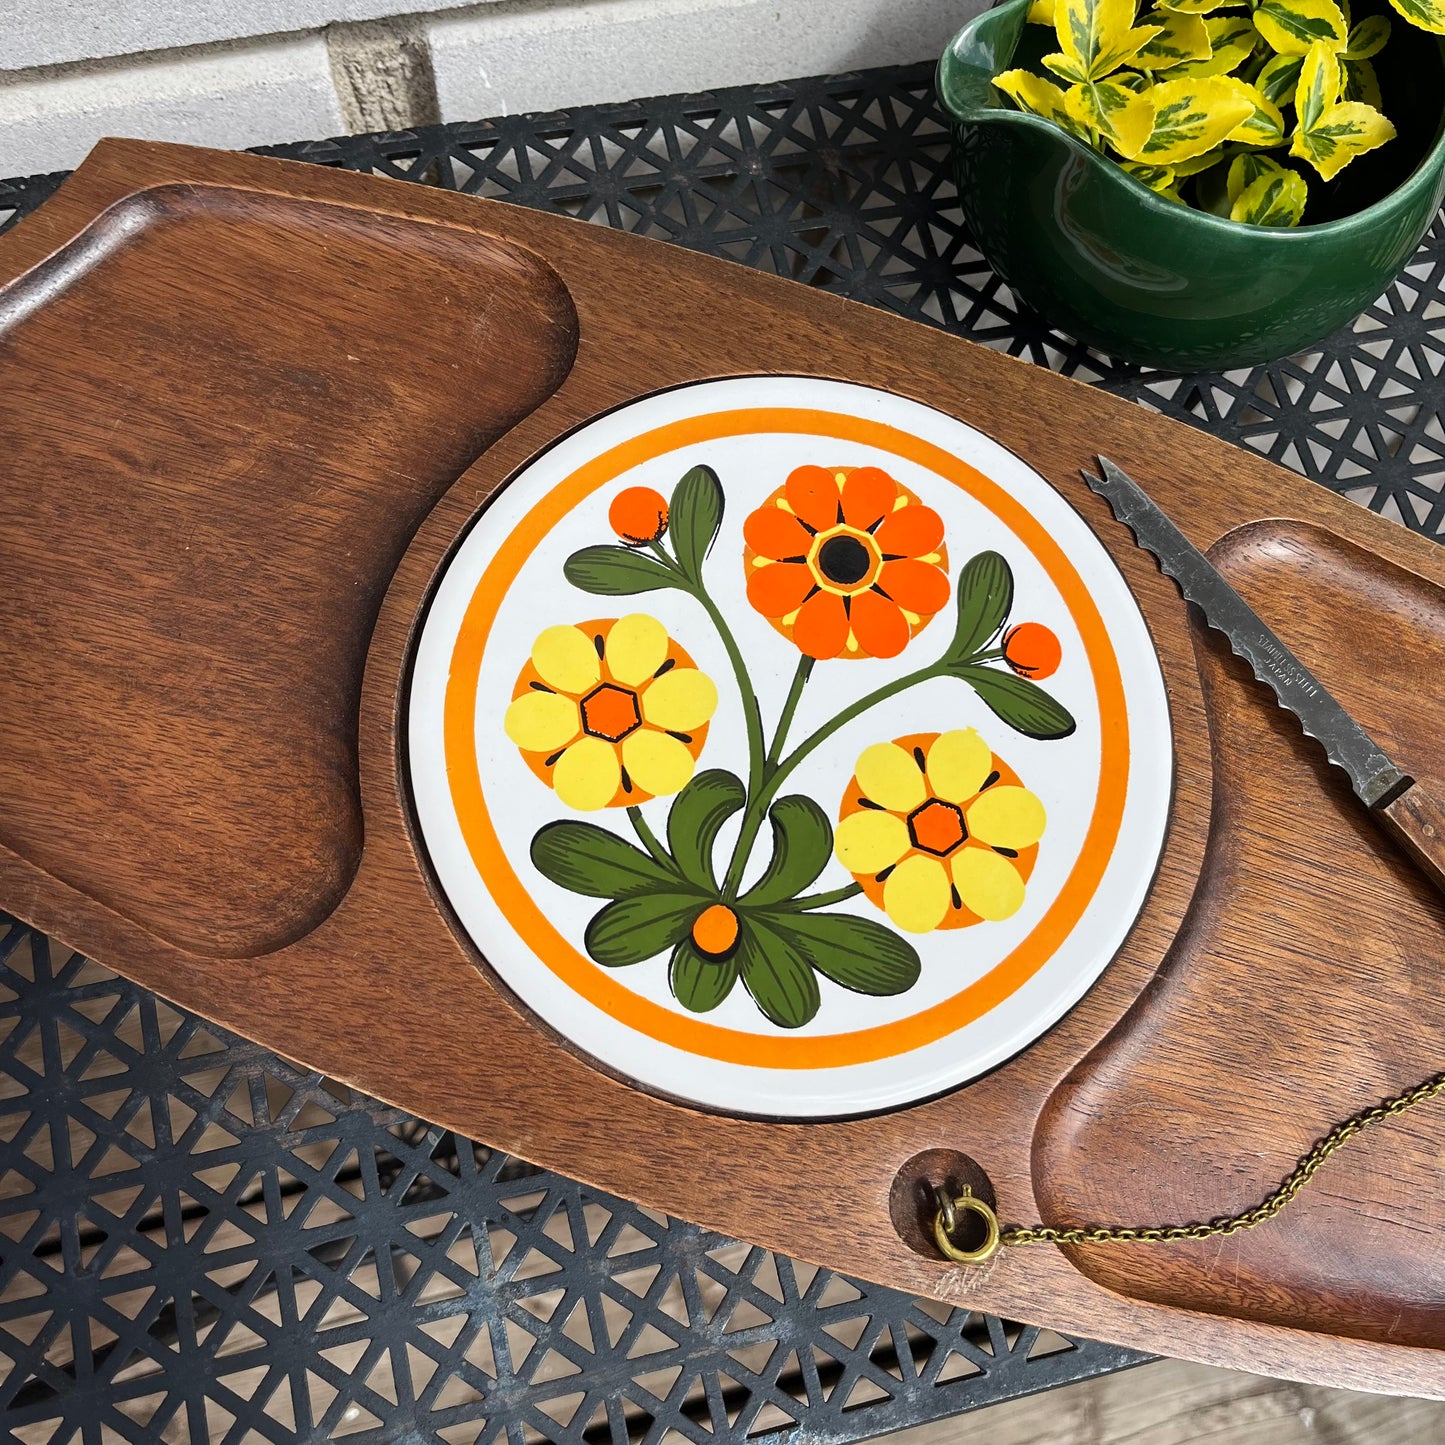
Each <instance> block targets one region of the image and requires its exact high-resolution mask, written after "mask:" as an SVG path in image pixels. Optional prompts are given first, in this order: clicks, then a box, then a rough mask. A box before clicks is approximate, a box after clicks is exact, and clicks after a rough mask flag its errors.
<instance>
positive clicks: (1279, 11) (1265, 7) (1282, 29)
mask: <svg viewBox="0 0 1445 1445" xmlns="http://www.w3.org/2000/svg"><path fill="white" fill-rule="evenodd" d="M1392 3H1393V0H1392ZM1254 25H1255V29H1256V30H1258V31H1259V33H1260V34H1261V35H1263V36H1264V38H1265V40H1267V41H1268V42H1269V45H1270V48H1271V49H1273V50H1276V51H1278V52H1279V54H1281V55H1303V54H1304V53H1305V51H1307V50H1308V49H1309V48H1310V46H1311V45H1313V44H1315V43H1316V42H1317V41H1323V42H1324V43H1325V44H1326V45H1328V46H1329V48H1330V49H1331V50H1340V49H1342V48H1343V47H1344V44H1345V41H1346V40H1347V39H1348V36H1349V31H1348V29H1347V28H1346V25H1345V13H1344V11H1343V10H1341V9H1340V7H1339V6H1338V5H1337V4H1336V3H1335V0H1259V4H1258V5H1257V6H1256V7H1255V11H1254Z"/></svg>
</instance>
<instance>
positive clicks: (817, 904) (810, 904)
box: [777, 883, 863, 913]
mask: <svg viewBox="0 0 1445 1445" xmlns="http://www.w3.org/2000/svg"><path fill="white" fill-rule="evenodd" d="M862 891H863V885H862V884H861V883H849V884H848V885H847V886H846V887H844V888H835V889H834V890H833V891H832V892H831V893H810V894H809V895H808V896H807V897H806V898H793V899H790V900H789V901H788V902H787V903H780V904H778V905H777V911H778V912H780V913H781V912H784V911H786V912H788V913H807V912H808V911H809V910H811V909H814V908H826V907H828V905H829V904H830V903H842V902H843V901H844V899H847V898H856V897H857V896H858V895H859V894H860V893H861V892H862Z"/></svg>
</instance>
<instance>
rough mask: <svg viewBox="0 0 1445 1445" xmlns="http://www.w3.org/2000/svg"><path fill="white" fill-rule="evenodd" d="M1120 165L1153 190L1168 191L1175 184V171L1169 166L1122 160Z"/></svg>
mask: <svg viewBox="0 0 1445 1445" xmlns="http://www.w3.org/2000/svg"><path fill="white" fill-rule="evenodd" d="M1120 165H1121V166H1122V167H1123V169H1124V170H1126V171H1128V172H1129V174H1130V175H1131V176H1133V177H1134V179H1135V180H1136V181H1143V183H1144V184H1145V185H1146V186H1148V187H1149V189H1150V190H1151V191H1167V190H1168V189H1169V187H1170V186H1172V185H1173V184H1174V172H1173V171H1172V170H1171V169H1170V168H1169V167H1168V166H1144V165H1140V164H1139V163H1138V162H1137V161H1121V162H1120Z"/></svg>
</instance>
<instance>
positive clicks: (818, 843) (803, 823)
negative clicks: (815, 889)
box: [739, 793, 833, 908]
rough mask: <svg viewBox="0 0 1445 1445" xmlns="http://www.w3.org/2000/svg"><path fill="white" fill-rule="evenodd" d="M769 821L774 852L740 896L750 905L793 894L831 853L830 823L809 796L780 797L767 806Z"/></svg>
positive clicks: (766, 904) (758, 905) (778, 900)
mask: <svg viewBox="0 0 1445 1445" xmlns="http://www.w3.org/2000/svg"><path fill="white" fill-rule="evenodd" d="M768 821H769V822H770V823H771V824H772V825H773V856H772V858H771V859H769V861H768V866H767V868H766V869H765V870H764V872H763V876H762V877H761V878H759V879H758V881H757V882H756V883H755V884H754V885H753V886H752V887H751V888H750V889H748V891H747V892H746V893H745V894H744V895H743V896H742V898H741V899H740V900H739V902H740V903H741V904H742V905H744V906H746V907H749V908H767V907H769V906H771V905H772V904H774V903H782V902H783V901H784V900H785V899H788V898H793V897H796V896H797V895H798V894H799V893H801V892H802V891H803V889H805V888H806V887H807V886H808V885H809V884H810V883H812V881H813V880H814V879H815V878H816V877H817V876H818V875H819V874H820V873H821V872H822V871H823V869H824V868H826V867H827V866H828V859H829V858H831V857H832V856H833V825H832V824H831V823H830V822H829V821H828V815H827V814H826V813H825V812H824V811H823V810H822V808H820V807H819V806H818V805H817V803H815V802H814V801H813V800H812V799H811V798H805V797H803V796H802V794H801V793H793V794H790V795H789V796H788V797H786V798H779V799H778V801H777V802H776V803H774V804H773V806H772V807H771V808H770V809H769V810H768Z"/></svg>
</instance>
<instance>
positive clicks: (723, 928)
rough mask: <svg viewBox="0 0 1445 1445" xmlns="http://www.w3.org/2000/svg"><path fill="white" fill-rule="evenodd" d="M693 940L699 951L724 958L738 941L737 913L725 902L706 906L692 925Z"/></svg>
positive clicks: (713, 956) (712, 956)
mask: <svg viewBox="0 0 1445 1445" xmlns="http://www.w3.org/2000/svg"><path fill="white" fill-rule="evenodd" d="M692 941H693V945H694V947H696V949H697V951H698V952H699V953H704V954H706V955H707V956H708V957H709V958H722V957H723V955H724V954H727V953H729V952H731V950H732V946H733V944H735V943H736V942H737V941H738V916H737V914H736V913H734V912H733V911H732V909H731V908H729V907H728V906H727V904H725V903H714V904H713V905H712V906H711V907H710V908H704V909H703V911H702V912H701V913H699V914H698V916H697V920H696V922H694V923H693V925H692Z"/></svg>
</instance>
